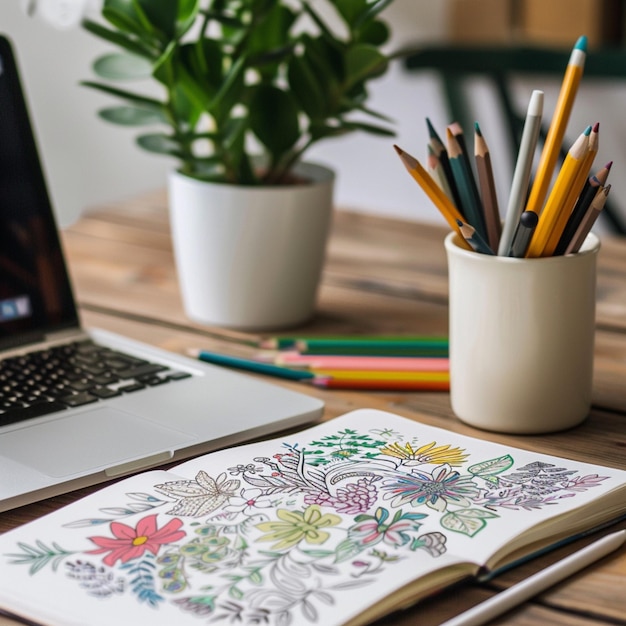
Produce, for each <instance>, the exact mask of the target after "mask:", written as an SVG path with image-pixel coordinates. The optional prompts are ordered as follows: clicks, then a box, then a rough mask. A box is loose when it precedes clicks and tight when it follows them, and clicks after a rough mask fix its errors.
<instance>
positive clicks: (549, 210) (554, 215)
mask: <svg viewBox="0 0 626 626" xmlns="http://www.w3.org/2000/svg"><path fill="white" fill-rule="evenodd" d="M590 133H591V126H589V127H587V128H586V129H585V132H583V133H581V135H579V137H578V139H576V141H575V142H574V143H573V144H572V147H571V148H570V149H569V151H568V153H567V156H566V157H565V161H563V165H562V167H561V170H560V171H559V175H558V176H557V178H556V181H555V182H554V186H553V187H552V191H551V192H550V195H549V196H548V200H547V202H546V206H545V207H544V209H543V211H542V212H541V215H540V216H539V222H538V224H537V228H536V229H535V234H534V235H533V237H532V239H531V240H530V245H529V247H528V250H527V252H526V256H527V257H540V256H547V255H546V254H544V250H545V247H546V244H547V243H548V239H550V237H551V235H552V232H553V229H554V226H555V224H556V223H557V221H558V219H559V214H560V212H561V211H562V210H563V206H564V204H565V201H566V200H567V197H568V194H569V191H570V189H571V187H572V185H574V183H575V182H576V180H577V179H578V178H579V174H580V170H581V169H582V166H583V164H584V162H585V156H586V155H587V152H588V145H589V135H590ZM579 191H580V189H579ZM566 219H567V218H566ZM559 236H560V235H559ZM557 241H558V239H557ZM555 245H556V244H555Z"/></svg>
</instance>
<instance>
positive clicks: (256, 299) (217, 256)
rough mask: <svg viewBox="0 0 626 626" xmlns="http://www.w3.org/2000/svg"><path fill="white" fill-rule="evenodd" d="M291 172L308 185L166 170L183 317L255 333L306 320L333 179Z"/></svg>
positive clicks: (308, 168)
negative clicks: (216, 179)
mask: <svg viewBox="0 0 626 626" xmlns="http://www.w3.org/2000/svg"><path fill="white" fill-rule="evenodd" d="M296 173H297V174H298V175H300V176H302V177H304V178H306V179H308V180H310V181H311V182H309V183H307V184H301V185H289V186H272V187H269V186H268V187H258V186H243V185H227V184H219V183H207V182H202V181H198V180H195V179H193V178H189V177H187V176H184V175H182V174H180V173H178V172H172V173H171V175H170V178H169V207H170V225H171V232H172V240H173V245H174V254H175V259H176V267H177V271H178V278H179V283H180V289H181V294H182V299H183V305H184V308H185V312H186V314H187V315H188V316H189V318H190V319H192V320H194V321H197V322H200V323H203V324H213V325H219V326H230V327H236V328H242V329H258V330H262V329H277V328H286V327H289V326H295V325H297V324H301V323H302V322H305V321H306V320H307V319H309V318H310V317H311V316H312V315H313V312H314V309H315V302H316V295H317V287H318V284H319V281H320V277H321V272H322V268H323V265H324V258H325V252H326V242H327V239H328V232H329V227H330V222H331V215H332V202H333V185H334V174H333V172H332V171H331V170H329V169H327V168H325V167H323V166H321V165H316V164H311V163H303V164H302V165H301V166H299V167H298V169H297V170H296Z"/></svg>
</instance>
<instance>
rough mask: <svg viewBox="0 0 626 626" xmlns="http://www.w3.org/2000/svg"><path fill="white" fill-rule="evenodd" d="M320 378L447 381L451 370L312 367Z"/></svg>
mask: <svg viewBox="0 0 626 626" xmlns="http://www.w3.org/2000/svg"><path fill="white" fill-rule="evenodd" d="M310 371H312V372H313V373H314V374H315V376H317V377H318V378H326V377H328V378H332V379H333V380H346V379H347V380H394V381H422V382H426V381H429V382H445V381H449V380H450V373H449V372H406V371H401V370H400V371H384V370H379V371H374V370H369V371H367V370H336V369H312V370H310Z"/></svg>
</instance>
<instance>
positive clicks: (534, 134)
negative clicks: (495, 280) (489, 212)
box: [498, 89, 544, 256]
mask: <svg viewBox="0 0 626 626" xmlns="http://www.w3.org/2000/svg"><path fill="white" fill-rule="evenodd" d="M543 97H544V94H543V91H539V90H537V89H535V90H534V91H533V92H532V94H531V96H530V102H529V103H528V109H527V111H526V120H525V121H524V130H523V131H522V139H521V142H520V147H519V151H518V153H517V161H516V163H515V170H514V172H513V181H512V183H511V191H510V194H509V202H508V205H507V208H506V215H505V217H504V226H503V227H502V234H501V235H500V243H499V244H498V254H499V255H500V256H507V255H508V254H509V250H510V249H511V243H512V241H513V234H514V233H515V229H516V228H517V225H518V223H519V219H520V217H521V215H522V211H523V210H524V204H525V202H526V196H527V194H528V185H529V183H530V173H531V170H532V165H533V159H534V156H535V149H536V148H537V141H538V139H539V131H540V129H541V117H542V115H543Z"/></svg>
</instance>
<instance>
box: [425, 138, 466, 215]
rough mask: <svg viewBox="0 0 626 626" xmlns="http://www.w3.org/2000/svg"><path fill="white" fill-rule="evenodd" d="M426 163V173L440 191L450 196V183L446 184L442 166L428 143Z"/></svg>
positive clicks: (446, 180)
mask: <svg viewBox="0 0 626 626" xmlns="http://www.w3.org/2000/svg"><path fill="white" fill-rule="evenodd" d="M426 163H427V165H428V173H429V174H430V175H431V176H432V177H433V180H434V181H435V182H436V183H437V184H438V185H439V187H440V188H441V191H443V192H444V193H445V194H446V196H448V198H452V191H451V189H450V185H449V184H448V179H447V177H446V174H445V172H444V171H443V167H442V166H441V161H440V160H439V157H438V156H437V155H436V154H435V152H434V150H433V147H432V146H431V145H430V144H428V156H427V158H426ZM457 208H458V207H457Z"/></svg>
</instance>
